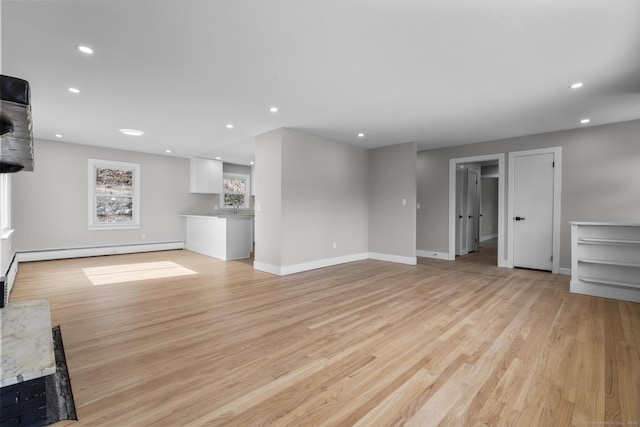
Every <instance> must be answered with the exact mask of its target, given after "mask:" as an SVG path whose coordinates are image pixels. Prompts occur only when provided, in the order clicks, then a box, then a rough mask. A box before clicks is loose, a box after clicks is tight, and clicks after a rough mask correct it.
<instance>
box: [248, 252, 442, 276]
mask: <svg viewBox="0 0 640 427" xmlns="http://www.w3.org/2000/svg"><path fill="white" fill-rule="evenodd" d="M365 259H375V260H379V261H388V262H395V263H399V264H407V265H416V264H417V263H418V260H417V258H416V257H406V256H399V255H389V254H380V253H371V252H370V253H367V252H363V253H359V254H352V255H345V256H340V257H335V258H325V259H319V260H316V261H310V262H303V263H300V264H292V265H285V266H283V267H280V266H277V265H273V264H267V263H264V262H259V261H254V263H253V268H254V269H256V270H260V271H264V272H266V273H271V274H275V275H277V276H286V275H289V274H295V273H302V272H303V271H309V270H315V269H318V268H325V267H332V266H334V265H339V264H345V263H348V262H354V261H362V260H365ZM443 259H446V258H443Z"/></svg>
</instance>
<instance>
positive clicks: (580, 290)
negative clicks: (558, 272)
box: [569, 280, 640, 303]
mask: <svg viewBox="0 0 640 427" xmlns="http://www.w3.org/2000/svg"><path fill="white" fill-rule="evenodd" d="M569 289H570V291H571V292H573V293H576V294H584V295H590V296H594V297H602V298H611V299H618V300H623V301H632V302H638V303H640V289H637V288H627V287H621V286H611V285H604V284H603V285H599V284H596V283H585V282H582V281H580V280H572V281H571V282H570V285H569Z"/></svg>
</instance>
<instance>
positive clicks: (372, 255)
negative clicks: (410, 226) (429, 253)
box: [369, 252, 418, 265]
mask: <svg viewBox="0 0 640 427" xmlns="http://www.w3.org/2000/svg"><path fill="white" fill-rule="evenodd" d="M369 259H375V260H378V261H388V262H395V263H398V264H407V265H416V264H417V263H418V259H417V258H416V257H410V256H400V255H390V254H380V253H376V252H369Z"/></svg>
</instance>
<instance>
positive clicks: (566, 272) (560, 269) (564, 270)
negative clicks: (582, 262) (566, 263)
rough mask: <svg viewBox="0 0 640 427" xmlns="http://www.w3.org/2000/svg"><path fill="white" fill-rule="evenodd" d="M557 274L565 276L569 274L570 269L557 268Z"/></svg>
mask: <svg viewBox="0 0 640 427" xmlns="http://www.w3.org/2000/svg"><path fill="white" fill-rule="evenodd" d="M558 274H564V275H565V276H571V269H570V268H559V269H558Z"/></svg>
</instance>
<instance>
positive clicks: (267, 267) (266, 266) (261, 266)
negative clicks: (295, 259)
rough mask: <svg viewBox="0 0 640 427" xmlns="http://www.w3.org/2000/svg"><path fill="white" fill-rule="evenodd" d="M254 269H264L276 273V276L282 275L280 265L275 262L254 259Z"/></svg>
mask: <svg viewBox="0 0 640 427" xmlns="http://www.w3.org/2000/svg"><path fill="white" fill-rule="evenodd" d="M253 269H254V270H260V271H264V272H265V273H269V274H275V275H276V276H282V269H281V268H280V267H278V266H277V265H273V264H267V263H265V262H259V261H254V262H253Z"/></svg>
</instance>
